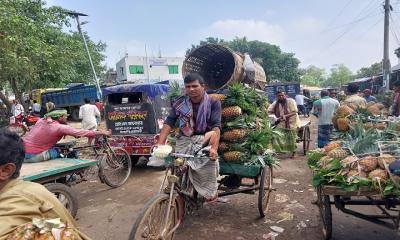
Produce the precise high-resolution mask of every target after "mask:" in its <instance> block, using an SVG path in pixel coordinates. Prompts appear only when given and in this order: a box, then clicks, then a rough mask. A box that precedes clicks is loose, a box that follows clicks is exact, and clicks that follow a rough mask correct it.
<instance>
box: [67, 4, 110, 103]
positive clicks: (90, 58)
mask: <svg viewBox="0 0 400 240" xmlns="http://www.w3.org/2000/svg"><path fill="white" fill-rule="evenodd" d="M66 13H67V14H69V15H71V16H74V17H75V20H76V24H77V27H78V31H79V33H80V34H81V36H82V39H83V44H84V45H85V49H86V52H87V55H88V58H89V63H90V66H91V68H92V71H93V76H94V82H95V83H96V88H97V95H98V97H99V98H101V97H102V96H101V95H102V93H101V88H100V82H99V79H98V78H97V74H96V70H95V69H94V65H93V61H92V57H91V56H90V52H89V48H88V45H87V42H86V38H85V35H84V34H83V32H82V28H81V23H80V21H79V16H85V17H86V16H88V15H86V14H84V13H78V12H72V11H67V12H66ZM82 24H84V23H82Z"/></svg>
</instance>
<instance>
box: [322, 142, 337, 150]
mask: <svg viewBox="0 0 400 240" xmlns="http://www.w3.org/2000/svg"><path fill="white" fill-rule="evenodd" d="M338 147H340V142H339V141H334V142H330V143H328V144H327V145H326V146H325V147H324V150H325V152H330V151H332V150H333V149H335V148H338Z"/></svg>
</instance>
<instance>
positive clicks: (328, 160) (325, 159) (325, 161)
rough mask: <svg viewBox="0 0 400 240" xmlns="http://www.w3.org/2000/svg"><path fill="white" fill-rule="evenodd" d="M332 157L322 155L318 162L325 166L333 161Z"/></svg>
mask: <svg viewBox="0 0 400 240" xmlns="http://www.w3.org/2000/svg"><path fill="white" fill-rule="evenodd" d="M333 160H334V159H333V158H331V157H329V156H324V157H322V158H321V159H320V160H319V161H318V163H319V165H320V166H321V167H327V166H329V164H330V163H331V162H332V161H333Z"/></svg>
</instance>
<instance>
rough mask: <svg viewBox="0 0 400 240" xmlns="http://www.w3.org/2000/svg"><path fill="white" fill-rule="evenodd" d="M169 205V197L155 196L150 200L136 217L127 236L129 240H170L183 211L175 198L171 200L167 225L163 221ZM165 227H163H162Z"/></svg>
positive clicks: (163, 195) (164, 195)
mask: <svg viewBox="0 0 400 240" xmlns="http://www.w3.org/2000/svg"><path fill="white" fill-rule="evenodd" d="M168 205H169V195H166V194H162V195H156V196H154V197H153V198H152V199H150V200H149V201H148V202H147V204H146V205H145V207H144V208H143V210H142V212H141V213H140V215H139V216H138V218H137V219H136V221H135V224H134V225H133V228H132V230H131V232H130V234H129V239H130V240H159V239H165V240H172V239H174V235H175V230H176V229H177V228H178V226H179V225H180V223H181V214H180V211H183V209H182V207H181V205H180V203H179V201H178V200H177V198H176V197H173V198H172V203H171V208H170V212H169V216H168V221H167V224H165V219H166V215H167V210H168ZM164 226H165V227H164Z"/></svg>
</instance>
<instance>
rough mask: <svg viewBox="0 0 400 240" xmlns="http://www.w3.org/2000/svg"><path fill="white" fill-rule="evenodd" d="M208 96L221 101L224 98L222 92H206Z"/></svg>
mask: <svg viewBox="0 0 400 240" xmlns="http://www.w3.org/2000/svg"><path fill="white" fill-rule="evenodd" d="M208 96H209V97H210V98H212V99H215V100H219V101H221V102H223V101H224V100H225V95H224V94H218V93H211V94H208Z"/></svg>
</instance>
